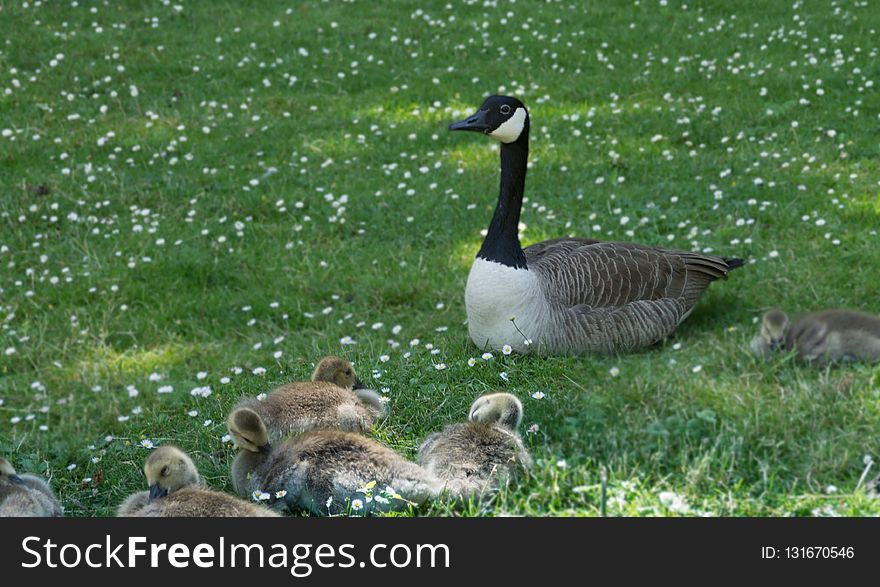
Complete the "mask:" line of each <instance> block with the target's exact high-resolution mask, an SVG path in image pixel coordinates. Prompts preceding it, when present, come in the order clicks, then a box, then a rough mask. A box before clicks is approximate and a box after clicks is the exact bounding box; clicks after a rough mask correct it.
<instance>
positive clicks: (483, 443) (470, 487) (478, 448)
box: [418, 393, 532, 499]
mask: <svg viewBox="0 0 880 587" xmlns="http://www.w3.org/2000/svg"><path fill="white" fill-rule="evenodd" d="M522 416H523V407H522V403H521V402H520V401H519V399H517V398H516V397H514V396H513V395H511V394H509V393H492V394H488V395H484V396H482V397H479V398H477V400H476V401H475V402H474V403H473V404H472V405H471V408H470V411H469V413H468V421H467V422H462V423H458V424H450V425H449V426H446V427H445V428H444V429H443V430H442V431H440V432H434V433H432V434H430V435H429V436H428V437H427V438H426V439H425V442H424V443H422V446H421V448H419V458H418V462H419V464H421V465H422V467H423V468H425V469H426V470H427V471H428V472H429V473H432V474H433V475H436V476H437V477H439V478H440V479H441V480H442V481H444V482H445V483H446V489H447V490H448V491H449V492H451V493H453V494H458V495H460V496H462V497H463V498H466V499H467V498H473V497H479V496H481V495H483V494H485V493H487V492H491V491H493V490H495V489H497V488H498V487H499V486H500V485H501V484H503V483H507V482H508V481H510V480H511V479H512V478H514V477H515V476H516V475H517V474H519V473H520V472H522V471H523V470H525V469H528V468H529V467H531V465H532V457H531V456H530V455H529V453H528V451H527V450H526V448H525V446H524V445H523V442H522V439H521V438H520V436H519V434H518V432H517V429H518V428H519V425H520V423H521V422H522Z"/></svg>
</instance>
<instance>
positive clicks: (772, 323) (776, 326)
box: [750, 308, 790, 358]
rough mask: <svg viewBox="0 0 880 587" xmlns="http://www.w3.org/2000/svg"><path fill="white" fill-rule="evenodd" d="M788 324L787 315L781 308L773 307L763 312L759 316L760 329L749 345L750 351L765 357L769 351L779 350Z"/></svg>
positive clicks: (783, 342)
mask: <svg viewBox="0 0 880 587" xmlns="http://www.w3.org/2000/svg"><path fill="white" fill-rule="evenodd" d="M789 324H790V322H789V320H788V315H787V314H786V313H785V312H783V311H782V310H779V309H775V308H774V309H773V310H770V311H769V312H765V313H764V315H763V316H762V317H761V330H760V332H759V333H758V336H756V337H755V338H753V339H752V343H751V345H750V346H751V349H752V352H753V353H755V354H756V355H758V356H759V357H762V358H766V357H768V356H770V353H772V352H774V351H778V350H781V349H782V348H783V346H784V345H785V333H786V331H787V330H788V327H789Z"/></svg>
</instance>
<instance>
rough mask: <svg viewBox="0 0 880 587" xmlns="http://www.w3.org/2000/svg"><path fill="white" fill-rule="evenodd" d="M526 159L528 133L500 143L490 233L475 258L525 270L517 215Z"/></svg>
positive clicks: (523, 184)
mask: <svg viewBox="0 0 880 587" xmlns="http://www.w3.org/2000/svg"><path fill="white" fill-rule="evenodd" d="M528 159H529V129H528V127H526V128H525V129H523V131H522V134H521V135H520V136H519V138H518V139H517V140H515V141H514V142H512V143H501V191H500V193H499V194H498V205H497V206H495V214H494V215H493V216H492V222H491V223H490V224H489V231H488V233H487V234H486V239H485V240H484V241H483V246H482V247H481V248H480V252H479V253H477V257H478V258H480V259H485V260H487V261H495V262H496V263H501V264H502V265H507V266H508V267H514V268H516V269H524V268H525V267H526V255H525V253H523V250H522V247H521V246H520V244H519V213H520V210H521V209H522V200H523V192H524V191H525V186H526V169H527V164H528Z"/></svg>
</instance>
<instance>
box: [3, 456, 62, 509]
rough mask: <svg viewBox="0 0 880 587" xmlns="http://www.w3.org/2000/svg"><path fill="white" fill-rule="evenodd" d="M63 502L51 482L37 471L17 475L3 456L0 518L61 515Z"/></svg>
mask: <svg viewBox="0 0 880 587" xmlns="http://www.w3.org/2000/svg"><path fill="white" fill-rule="evenodd" d="M60 515H62V514H61V505H60V504H59V503H58V498H56V497H55V493H54V492H53V491H52V488H51V487H49V484H48V483H47V482H46V481H45V479H42V478H41V477H37V476H36V475H29V474H27V473H22V474H21V475H18V474H17V473H16V472H15V469H14V468H13V466H12V463H10V462H9V461H8V460H6V459H4V458H2V457H0V518H23V517H29V518H51V517H55V516H60Z"/></svg>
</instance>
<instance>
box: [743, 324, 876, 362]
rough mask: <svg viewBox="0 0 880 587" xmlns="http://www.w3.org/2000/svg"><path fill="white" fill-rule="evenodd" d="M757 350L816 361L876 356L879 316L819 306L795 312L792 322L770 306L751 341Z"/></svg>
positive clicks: (873, 359) (872, 359)
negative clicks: (782, 351)
mask: <svg viewBox="0 0 880 587" xmlns="http://www.w3.org/2000/svg"><path fill="white" fill-rule="evenodd" d="M752 347H753V349H755V348H757V349H760V350H761V352H759V353H758V354H760V355H766V354H767V352H769V351H771V350H777V349H782V350H786V351H795V352H796V353H797V357H798V358H799V359H801V360H803V361H807V362H810V363H814V364H816V365H827V364H830V363H845V362H864V363H872V362H876V361H878V360H880V317H878V316H875V315H873V314H866V313H863V312H855V311H852V310H822V311H819V312H811V313H809V314H803V315H801V316H798V317H797V318H796V319H795V320H794V321H793V322H792V321H790V320H789V319H788V316H787V315H786V314H785V312H783V311H782V310H771V311H769V312H767V313H766V314H764V317H763V318H762V321H761V334H760V335H759V336H758V338H756V339H755V340H754V341H753V342H752Z"/></svg>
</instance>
